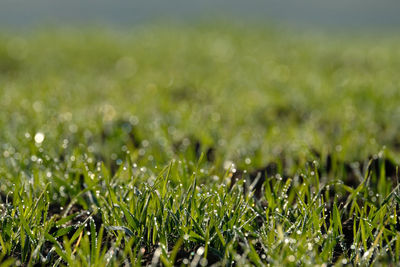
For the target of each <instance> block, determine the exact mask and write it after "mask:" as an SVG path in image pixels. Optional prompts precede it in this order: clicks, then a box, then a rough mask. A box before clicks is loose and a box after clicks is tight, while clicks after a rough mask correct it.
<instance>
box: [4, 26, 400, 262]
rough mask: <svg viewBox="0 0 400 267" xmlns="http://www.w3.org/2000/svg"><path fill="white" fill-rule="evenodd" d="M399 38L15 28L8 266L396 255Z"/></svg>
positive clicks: (8, 118)
mask: <svg viewBox="0 0 400 267" xmlns="http://www.w3.org/2000/svg"><path fill="white" fill-rule="evenodd" d="M399 47H400V38H399V37H398V36H394V35H392V36H383V35H380V36H368V37H366V36H361V35H359V36H350V35H348V36H344V35H338V34H337V35H335V36H326V35H317V34H310V33H305V32H302V33H296V32H294V31H281V30H279V29H265V28H261V27H255V26H254V25H253V26H252V27H250V26H249V27H244V26H242V27H240V26H236V27H233V26H227V25H222V24H220V25H218V26H210V25H208V26H198V27H182V26H177V25H175V26H172V27H166V26H164V27H155V26H154V27H150V26H148V27H143V28H137V29H135V30H132V31H129V30H124V31H121V32H117V31H106V30H95V29H87V30H76V29H58V30H47V31H36V32H33V33H29V34H22V33H19V34H18V33H14V34H5V33H3V34H2V35H1V36H0V127H1V131H0V263H1V266H14V265H22V266H33V265H35V266H37V265H38V266H40V265H43V266H47V265H52V266H64V265H70V266H118V265H125V266H130V265H135V266H137V265H138V266H139V265H149V264H153V265H158V264H163V265H166V266H172V265H200V266H205V265H211V264H215V265H217V266H222V265H224V266H230V265H238V266H244V265H260V266H262V265H274V266H275V265H276V266H298V265H304V266H308V265H310V266H314V265H317V264H318V265H321V266H328V265H338V266H341V265H346V264H353V265H369V264H388V263H393V264H398V262H399V260H400V222H399V218H398V216H397V213H399V207H400V189H399V188H398V175H397V167H396V166H397V164H398V163H399V162H400V161H399V159H400V157H399V156H400V153H399V152H400V135H399V130H400V107H399V103H400V90H399V87H400V76H399V75H398V72H399V70H400V49H399Z"/></svg>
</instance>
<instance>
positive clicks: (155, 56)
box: [0, 0, 400, 169]
mask: <svg viewBox="0 0 400 267" xmlns="http://www.w3.org/2000/svg"><path fill="white" fill-rule="evenodd" d="M399 11H400V1H395V0H380V1H373V0H335V1H320V0H319V1H317V0H308V1H306V0H296V1H295V0H291V1H290V0H288V1H278V0H246V1H243V0H230V1H222V0H201V1H200V0H198V1H183V0H168V1H166V0H147V1H141V2H139V1H128V0H114V1H106V0H97V1H94V0H92V1H89V0H80V1H78V0H69V1H60V0H37V1H22V0H2V1H1V2H0V128H2V129H8V130H7V131H4V132H2V133H0V140H5V142H7V144H8V145H7V146H5V148H4V149H5V150H7V153H6V154H7V155H9V154H10V152H9V151H10V149H11V147H12V149H11V151H17V150H20V152H18V153H20V156H19V158H20V160H21V161H23V162H24V164H26V166H30V165H29V164H30V160H29V158H30V155H32V154H35V153H39V152H40V153H44V151H46V153H48V155H49V158H58V157H60V158H68V157H71V155H72V156H73V157H78V155H89V157H90V158H93V159H95V160H91V162H96V161H104V162H107V165H108V166H111V167H110V168H111V169H116V166H117V165H118V166H119V164H122V162H123V160H124V159H125V157H126V154H129V155H130V157H131V160H132V162H137V163H138V164H139V165H142V166H147V167H148V166H150V165H156V164H159V163H161V164H164V163H167V162H169V161H170V160H171V158H182V159H186V160H190V161H192V162H196V161H197V159H198V158H199V156H200V154H201V153H202V152H204V153H206V154H208V155H209V165H210V166H211V167H213V166H223V165H224V163H225V161H229V160H232V161H233V162H237V163H238V166H240V165H244V166H247V165H248V164H249V163H246V162H249V160H250V162H251V164H252V165H253V166H255V167H259V166H264V165H265V164H266V163H267V162H269V161H272V160H276V159H280V160H281V161H282V162H289V163H287V166H289V167H292V166H294V167H293V168H297V167H298V166H299V165H301V164H302V163H306V162H308V161H309V160H310V158H311V159H313V158H314V157H315V158H321V160H322V161H323V160H324V159H325V158H328V156H330V155H332V154H334V155H335V156H337V158H340V159H343V160H346V161H355V160H358V161H360V160H365V159H368V158H370V157H371V155H375V154H377V153H380V152H382V151H383V152H385V151H386V150H389V152H387V154H388V157H390V158H391V159H393V161H395V162H399V161H400V136H399V135H398V133H399V132H400V108H399V105H398V103H399V102H400V90H399V88H400V77H399V75H398V70H399V69H400V49H399V47H400V45H399V43H400V38H399V37H400V36H399V34H398V30H399V29H400V16H399V14H400V12H399ZM342 33H345V34H342ZM37 134H38V136H39V137H41V136H45V139H43V138H40V139H39V140H41V141H42V142H43V144H42V142H39V143H40V144H39V145H38V144H36V143H35V142H34V141H35V140H34V139H33V137H34V136H36V135H37ZM43 140H44V141H43ZM39 148H46V149H45V150H43V151H39V150H38V149H39ZM128 152H129V153H128ZM383 152H382V153H383ZM382 153H380V154H382ZM385 153H386V152H385ZM21 155H24V156H21ZM310 155H311V156H310ZM24 157H25V158H24ZM40 157H44V156H40ZM84 160H86V159H84ZM10 166H11V165H10ZM26 166H23V168H22V169H24V168H28V167H26ZM7 168H8V167H7ZM12 168H14V167H12Z"/></svg>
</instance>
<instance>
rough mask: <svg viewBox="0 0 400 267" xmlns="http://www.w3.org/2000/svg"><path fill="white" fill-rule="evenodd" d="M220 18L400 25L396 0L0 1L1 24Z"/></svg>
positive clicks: (381, 26)
mask: <svg viewBox="0 0 400 267" xmlns="http://www.w3.org/2000/svg"><path fill="white" fill-rule="evenodd" d="M218 16H223V17H224V18H225V19H226V18H229V19H232V20H237V21H242V20H256V21H266V22H271V21H272V22H277V23H283V24H286V25H297V26H298V25H299V26H305V27H310V26H312V27H321V28H339V29H351V28H355V29H357V28H366V29H395V30H397V29H400V1H399V0H229V1H228V0H142V1H134V0H24V1H23V0H0V28H10V27H11V28H29V27H36V26H38V25H39V26H40V25H77V24H78V25H79V24H105V25H110V26H112V25H114V26H118V27H120V26H131V25H137V24H139V23H148V22H154V21H166V20H173V21H183V22H186V21H190V20H198V19H205V18H215V17H218Z"/></svg>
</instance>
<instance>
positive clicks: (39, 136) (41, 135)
mask: <svg viewBox="0 0 400 267" xmlns="http://www.w3.org/2000/svg"><path fill="white" fill-rule="evenodd" d="M44 138H45V136H44V133H42V132H37V133H36V134H35V137H34V139H35V142H36V143H37V144H41V143H42V142H43V141H44Z"/></svg>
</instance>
